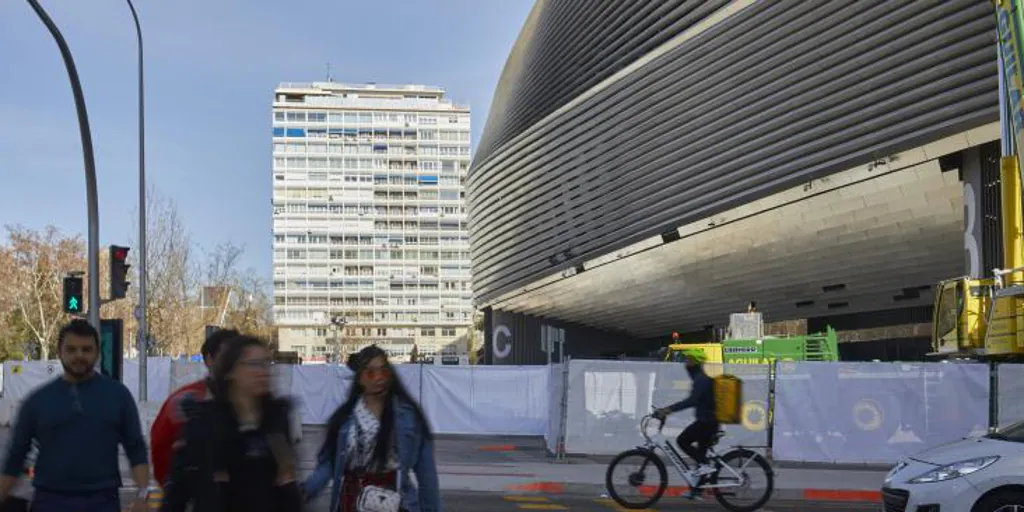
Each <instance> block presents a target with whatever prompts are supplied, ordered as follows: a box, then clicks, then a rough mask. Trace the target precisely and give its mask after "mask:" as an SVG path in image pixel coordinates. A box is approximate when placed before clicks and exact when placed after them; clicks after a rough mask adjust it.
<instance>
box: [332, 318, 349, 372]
mask: <svg viewBox="0 0 1024 512" xmlns="http://www.w3.org/2000/svg"><path fill="white" fill-rule="evenodd" d="M346 324H348V320H346V319H345V317H343V316H340V315H334V316H332V317H331V326H332V327H333V329H334V357H335V359H339V361H338V362H339V363H341V362H342V361H340V358H339V356H341V339H342V338H341V332H342V330H344V329H345V325H346Z"/></svg>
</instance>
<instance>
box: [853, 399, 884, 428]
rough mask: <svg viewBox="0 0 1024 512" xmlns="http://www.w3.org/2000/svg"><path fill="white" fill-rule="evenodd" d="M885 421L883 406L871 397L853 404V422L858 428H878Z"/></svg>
mask: <svg viewBox="0 0 1024 512" xmlns="http://www.w3.org/2000/svg"><path fill="white" fill-rule="evenodd" d="M883 421H885V415H884V414H883V413H882V406H881V405H878V402H876V401H874V400H871V399H869V398H863V399H861V400H859V401H857V403H856V404H854V406H853V422H854V423H855V424H856V425H857V428H859V429H861V430H866V431H869V432H870V431H872V430H878V428H879V427H881V426H882V422H883Z"/></svg>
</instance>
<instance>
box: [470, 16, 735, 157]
mask: <svg viewBox="0 0 1024 512" xmlns="http://www.w3.org/2000/svg"><path fill="white" fill-rule="evenodd" d="M727 3H729V2H728V0H663V1H660V2H652V1H614V2H609V1H605V0H598V1H595V0H557V1H546V0H538V2H537V3H536V4H535V7H534V9H533V12H532V13H531V15H530V18H531V19H530V21H528V22H527V24H526V27H524V30H523V36H522V37H521V38H520V42H519V43H518V44H517V47H519V50H520V51H514V52H513V54H512V56H510V57H509V65H508V66H506V69H505V72H504V75H513V74H518V73H521V75H519V76H515V77H511V76H503V78H502V80H503V83H504V84H507V85H509V86H510V87H508V88H499V89H498V91H497V92H496V94H495V98H494V101H493V102H492V105H491V108H492V110H494V111H501V112H502V114H501V115H500V116H497V115H496V116H492V117H491V121H493V122H495V123H496V124H495V125H494V127H493V129H489V128H490V127H491V126H490V124H489V125H488V126H487V127H486V128H485V132H486V134H487V135H486V136H485V138H484V140H482V141H481V144H480V147H479V148H478V149H477V154H478V155H486V154H489V153H490V152H491V151H492V150H493V149H495V148H496V147H500V146H501V145H502V144H504V143H505V142H508V141H509V140H510V139H512V138H513V137H515V136H516V135H518V134H519V133H521V132H523V131H524V130H526V129H527V128H529V127H530V126H531V125H532V124H533V123H535V122H537V121H539V120H541V119H542V118H543V117H544V116H546V115H548V114H550V113H551V112H553V111H554V110H555V109H557V108H558V107H561V106H562V105H564V104H566V103H568V102H569V101H571V100H572V99H573V98H575V97H576V96H579V95H580V94H582V93H583V92H585V91H586V90H587V89H590V88H591V87H593V86H594V85H596V84H597V83H599V82H600V81H601V80H604V79H605V78H608V77H609V76H611V75H613V74H615V72H617V71H619V70H621V69H622V68H624V67H626V66H627V65H629V64H630V63H632V62H633V61H635V60H637V59H638V58H640V57H641V56H643V55H644V54H646V53H648V52H650V51H651V50H653V49H655V48H656V47H658V46H659V45H661V44H664V43H666V42H668V41H669V40H670V39H672V38H673V37H675V36H677V35H679V34H680V33H681V32H683V31H684V30H686V29H688V28H690V27H692V26H693V25H694V23H697V22H698V21H700V20H701V19H704V18H705V17H707V16H708V15H709V14H711V13H713V12H714V11H716V10H718V9H719V8H720V7H722V6H723V5H725V4H727ZM533 21H536V23H534V22H533ZM568 27H572V29H570V30H567V28H568ZM584 27H585V30H581V28H584ZM520 55H521V56H522V57H521V58H519V56H520Z"/></svg>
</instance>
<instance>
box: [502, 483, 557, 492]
mask: <svg viewBox="0 0 1024 512" xmlns="http://www.w3.org/2000/svg"><path fill="white" fill-rule="evenodd" d="M505 490H506V491H518V492H539V493H544V494H562V493H564V492H565V486H564V485H562V484H560V483H558V482H533V483H529V484H509V485H506V486H505Z"/></svg>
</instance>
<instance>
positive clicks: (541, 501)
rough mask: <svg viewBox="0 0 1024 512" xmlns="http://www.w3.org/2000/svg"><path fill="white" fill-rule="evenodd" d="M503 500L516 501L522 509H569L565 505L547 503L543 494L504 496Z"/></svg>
mask: <svg viewBox="0 0 1024 512" xmlns="http://www.w3.org/2000/svg"><path fill="white" fill-rule="evenodd" d="M504 498H505V501H511V502H513V503H517V505H516V506H517V507H519V508H520V509H523V510H569V509H568V508H567V507H563V506H562V505H557V504H555V503H549V502H548V501H549V500H548V499H547V498H545V497H544V496H504Z"/></svg>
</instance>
